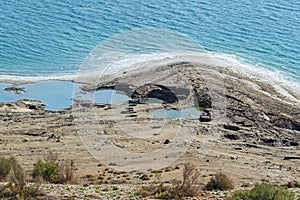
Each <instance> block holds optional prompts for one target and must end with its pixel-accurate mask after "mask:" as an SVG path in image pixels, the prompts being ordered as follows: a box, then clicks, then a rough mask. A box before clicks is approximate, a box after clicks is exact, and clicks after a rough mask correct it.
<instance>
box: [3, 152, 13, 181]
mask: <svg viewBox="0 0 300 200" xmlns="http://www.w3.org/2000/svg"><path fill="white" fill-rule="evenodd" d="M14 162H15V158H14V157H10V158H0V180H4V179H5V178H6V177H7V175H8V174H9V172H10V171H11V168H12V165H13V163H14Z"/></svg>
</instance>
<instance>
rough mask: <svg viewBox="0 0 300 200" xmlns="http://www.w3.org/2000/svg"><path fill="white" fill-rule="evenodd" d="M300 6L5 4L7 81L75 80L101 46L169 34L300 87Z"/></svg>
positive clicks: (0, 52)
mask: <svg viewBox="0 0 300 200" xmlns="http://www.w3.org/2000/svg"><path fill="white" fill-rule="evenodd" d="M299 19H300V1H299V0H278V1H272V0H264V1H251V0H242V1H238V0H232V1H225V0H213V1H203V0H182V1H176V0H147V1H136V0H122V1H121V0H111V1H104V0H99V1H91V0H58V1H50V0H19V1H15V0H2V1H0V47H1V48H0V75H7V74H10V75H22V76H24V75H25V76H49V75H58V74H59V75H64V74H73V73H76V71H77V70H78V69H79V66H80V64H81V62H82V61H83V60H84V58H85V57H86V56H87V55H88V53H89V52H90V51H91V50H92V49H94V47H95V46H96V45H98V44H99V43H101V42H103V41H105V40H106V39H108V38H110V37H112V36H114V35H115V34H118V33H122V32H124V31H126V30H131V29H134V28H142V27H156V28H164V29H169V30H173V31H178V32H180V33H183V34H186V35H187V36H189V37H190V38H192V39H193V40H195V41H196V42H197V43H198V44H199V45H201V46H202V48H203V49H205V50H208V51H212V52H219V53H226V54H229V55H235V56H237V57H238V58H239V59H241V60H245V61H246V62H248V63H250V64H251V65H253V66H255V65H260V66H263V67H265V68H268V69H271V70H275V71H276V70H278V71H280V72H282V73H284V74H287V75H288V77H289V78H290V79H292V80H295V81H299V82H300V56H299V55H300V20H299Z"/></svg>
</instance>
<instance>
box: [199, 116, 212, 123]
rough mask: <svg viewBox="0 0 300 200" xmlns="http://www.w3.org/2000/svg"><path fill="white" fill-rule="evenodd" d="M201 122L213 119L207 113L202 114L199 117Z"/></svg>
mask: <svg viewBox="0 0 300 200" xmlns="http://www.w3.org/2000/svg"><path fill="white" fill-rule="evenodd" d="M199 120H200V122H210V121H211V117H210V116H207V115H201V116H200V118H199Z"/></svg>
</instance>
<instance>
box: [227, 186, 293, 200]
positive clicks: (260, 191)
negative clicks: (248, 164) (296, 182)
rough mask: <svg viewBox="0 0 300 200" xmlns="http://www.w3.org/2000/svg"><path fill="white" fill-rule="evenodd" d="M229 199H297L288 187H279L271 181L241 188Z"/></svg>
mask: <svg viewBox="0 0 300 200" xmlns="http://www.w3.org/2000/svg"><path fill="white" fill-rule="evenodd" d="M227 199H228V200H295V194H294V193H293V192H291V191H289V190H288V189H287V188H286V187H277V186H274V185H271V184H269V183H261V184H256V185H255V186H254V188H253V189H251V190H239V191H236V192H234V193H233V195H232V196H231V197H229V198H227Z"/></svg>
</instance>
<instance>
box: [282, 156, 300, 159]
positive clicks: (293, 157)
mask: <svg viewBox="0 0 300 200" xmlns="http://www.w3.org/2000/svg"><path fill="white" fill-rule="evenodd" d="M283 160H300V156H285V157H284V158H283Z"/></svg>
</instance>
